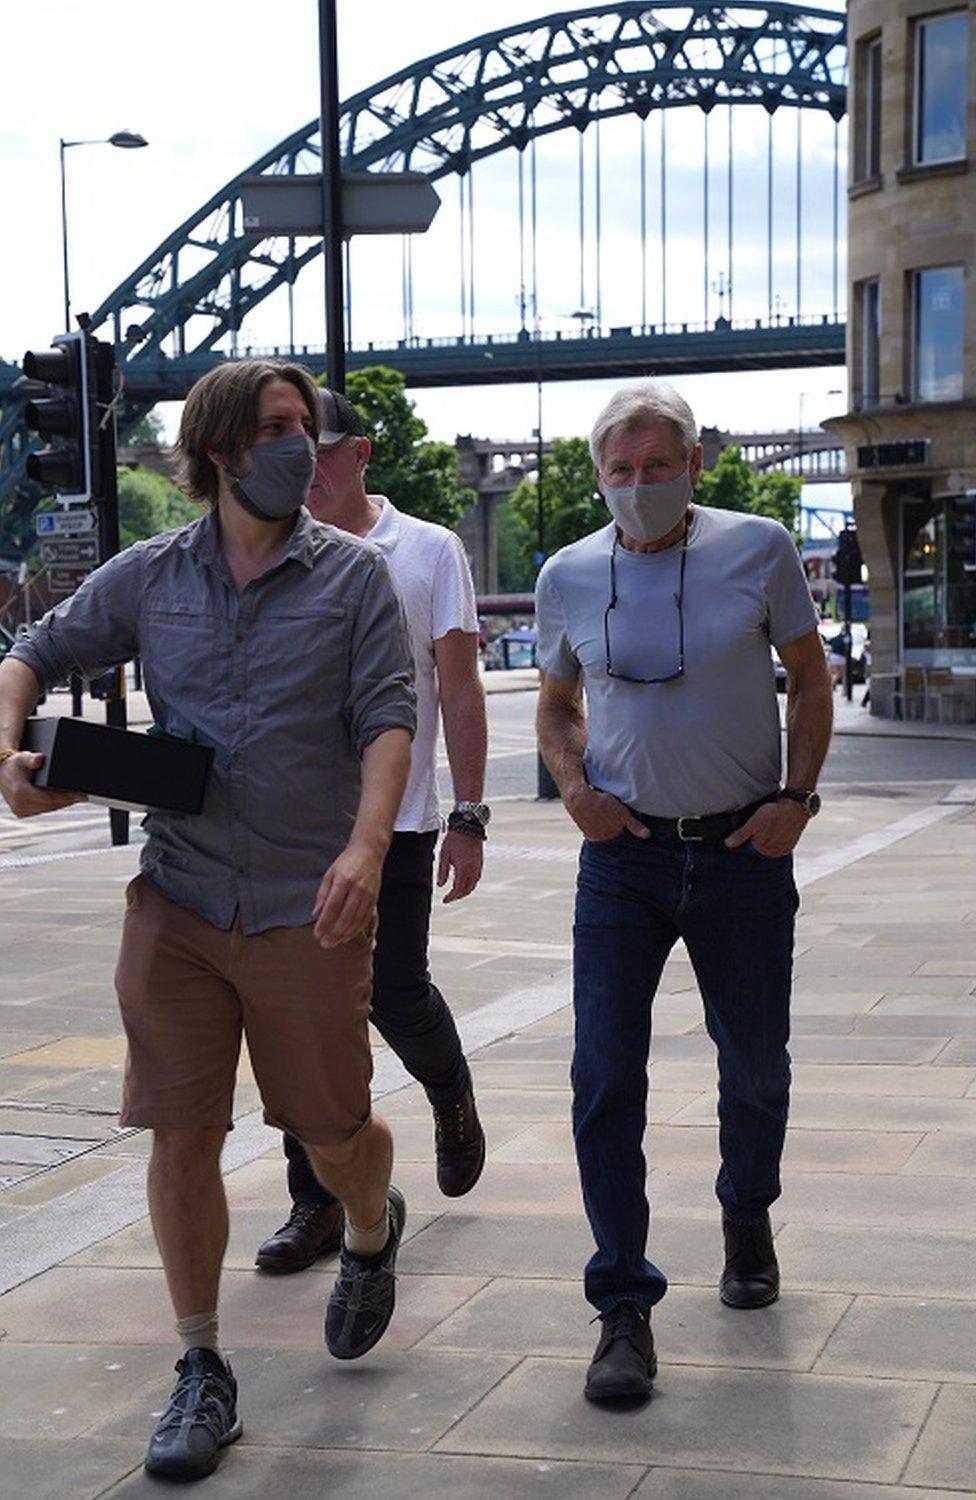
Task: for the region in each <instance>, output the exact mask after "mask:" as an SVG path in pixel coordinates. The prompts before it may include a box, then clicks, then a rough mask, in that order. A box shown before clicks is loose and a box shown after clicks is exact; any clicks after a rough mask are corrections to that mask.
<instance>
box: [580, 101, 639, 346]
mask: <svg viewBox="0 0 976 1500" xmlns="http://www.w3.org/2000/svg"><path fill="white" fill-rule="evenodd" d="M640 130H641V137H640V174H641V195H640V225H641V332H642V333H645V332H646V331H647V140H646V136H647V121H646V119H642V120H641V122H640ZM585 306H586V304H585V303H584V302H581V303H580V307H585Z"/></svg>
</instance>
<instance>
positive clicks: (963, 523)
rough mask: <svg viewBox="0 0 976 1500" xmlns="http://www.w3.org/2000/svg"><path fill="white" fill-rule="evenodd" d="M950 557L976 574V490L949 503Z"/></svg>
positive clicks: (967, 492) (954, 497) (955, 497)
mask: <svg viewBox="0 0 976 1500" xmlns="http://www.w3.org/2000/svg"><path fill="white" fill-rule="evenodd" d="M949 556H950V557H951V558H955V559H956V561H958V562H961V563H962V565H963V567H964V568H965V569H966V571H967V573H971V572H976V490H967V491H966V493H965V494H964V495H954V496H953V497H952V499H951V500H950V501H949Z"/></svg>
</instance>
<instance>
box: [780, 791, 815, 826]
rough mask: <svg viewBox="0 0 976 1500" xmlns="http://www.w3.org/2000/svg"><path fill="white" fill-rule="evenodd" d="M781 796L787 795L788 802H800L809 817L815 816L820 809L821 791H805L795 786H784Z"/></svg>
mask: <svg viewBox="0 0 976 1500" xmlns="http://www.w3.org/2000/svg"><path fill="white" fill-rule="evenodd" d="M780 796H781V797H785V798H786V800H787V802H799V804H800V806H801V807H802V808H803V811H804V812H805V813H806V815H807V817H808V818H815V817H816V816H817V813H818V812H819V811H820V807H821V802H820V793H819V792H804V791H801V790H800V789H799V788H798V787H795V786H784V787H783V789H782V791H781V792H780Z"/></svg>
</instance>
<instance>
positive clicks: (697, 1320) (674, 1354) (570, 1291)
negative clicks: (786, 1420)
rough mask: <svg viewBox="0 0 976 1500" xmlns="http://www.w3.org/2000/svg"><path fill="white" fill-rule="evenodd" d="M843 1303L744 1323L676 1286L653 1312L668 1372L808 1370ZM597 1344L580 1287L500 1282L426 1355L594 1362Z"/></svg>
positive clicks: (450, 1320)
mask: <svg viewBox="0 0 976 1500" xmlns="http://www.w3.org/2000/svg"><path fill="white" fill-rule="evenodd" d="M850 1300H851V1299H850V1298H849V1297H845V1296H812V1295H810V1294H809V1293H806V1294H804V1293H794V1294H793V1295H792V1296H790V1297H789V1298H788V1299H784V1301H783V1302H781V1303H780V1304H778V1305H776V1306H774V1307H771V1308H764V1309H763V1310H762V1312H761V1314H757V1315H756V1316H755V1317H750V1318H744V1317H741V1316H740V1315H739V1314H737V1313H736V1312H733V1311H732V1310H730V1309H729V1308H726V1307H723V1306H722V1304H721V1303H720V1302H719V1299H718V1295H717V1292H716V1291H715V1290H714V1288H709V1289H708V1290H705V1289H704V1288H698V1287H689V1286H673V1287H672V1288H671V1289H670V1290H669V1292H668V1294H667V1296H666V1297H665V1298H664V1300H663V1301H662V1302H660V1303H659V1304H658V1305H657V1306H656V1307H655V1309H654V1313H653V1325H654V1338H655V1344H656V1346H657V1353H658V1358H659V1360H661V1362H662V1366H663V1365H674V1364H690V1365H709V1366H717V1367H720V1366H732V1367H735V1368H740V1369H750V1368H753V1369H766V1370H808V1369H811V1368H812V1367H813V1365H814V1362H815V1361H816V1359H817V1358H818V1356H819V1355H820V1354H821V1351H822V1350H823V1348H824V1345H825V1343H826V1342H827V1340H828V1339H829V1338H830V1335H831V1332H832V1331H833V1330H834V1328H836V1326H837V1324H838V1322H839V1321H840V1319H841V1318H842V1317H843V1315H844V1313H845V1312H846V1311H847V1309H848V1307H849V1306H850ZM594 1344H595V1337H594V1331H593V1329H592V1328H591V1327H590V1326H589V1309H588V1308H587V1306H586V1303H585V1302H584V1299H583V1289H582V1283H581V1282H567V1281H544V1282H539V1281H526V1280H516V1279H507V1278H498V1279H496V1280H493V1281H491V1282H489V1283H488V1285H487V1286H485V1287H484V1288H483V1289H482V1290H481V1291H479V1292H478V1293H476V1295H475V1296H473V1297H471V1298H470V1300H469V1301H467V1302H466V1303H465V1304H464V1306H463V1307H462V1308H460V1309H459V1310H458V1311H457V1312H455V1313H452V1314H451V1315H450V1316H449V1317H447V1318H445V1319H444V1321H443V1322H442V1323H440V1324H438V1326H437V1327H436V1328H435V1329H434V1330H433V1331H432V1332H431V1333H429V1334H427V1336H426V1337H425V1338H424V1340H423V1344H422V1347H423V1348H424V1349H425V1350H426V1349H454V1350H459V1351H462V1350H465V1349H488V1350H491V1351H493V1352H495V1353H501V1354H513V1355H518V1354H521V1353H522V1352H524V1350H525V1349H526V1348H530V1349H532V1350H533V1352H534V1353H535V1354H543V1355H565V1356H570V1357H572V1356H575V1357H576V1358H584V1357H585V1358H587V1359H588V1358H589V1357H590V1355H591V1354H592V1352H593V1346H594Z"/></svg>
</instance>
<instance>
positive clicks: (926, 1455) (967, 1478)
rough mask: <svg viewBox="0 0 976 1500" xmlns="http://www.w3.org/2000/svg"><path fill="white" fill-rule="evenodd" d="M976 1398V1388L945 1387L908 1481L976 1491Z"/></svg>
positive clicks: (921, 1439) (916, 1453)
mask: <svg viewBox="0 0 976 1500" xmlns="http://www.w3.org/2000/svg"><path fill="white" fill-rule="evenodd" d="M974 1412H976V1397H974V1393H973V1390H972V1387H967V1386H944V1387H943V1389H942V1390H940V1392H939V1394H938V1396H937V1397H936V1399H935V1405H934V1406H933V1408H932V1412H931V1415H930V1417H929V1419H928V1421H927V1422H926V1424H925V1430H924V1431H923V1433H922V1436H921V1437H920V1439H919V1441H918V1444H917V1446H916V1448H915V1451H914V1453H913V1454H912V1457H911V1460H910V1462H909V1465H908V1468H907V1470H906V1471H905V1481H906V1483H907V1484H918V1485H923V1484H931V1485H939V1486H942V1485H945V1486H948V1487H950V1488H951V1487H952V1486H956V1487H958V1488H959V1489H961V1490H965V1491H966V1492H967V1493H969V1494H972V1493H973V1492H974V1491H976V1420H974Z"/></svg>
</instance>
